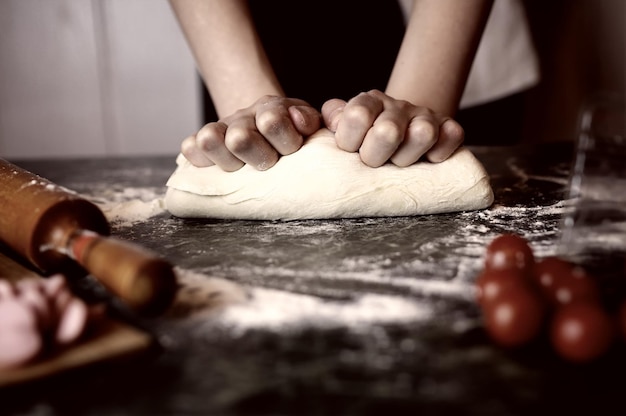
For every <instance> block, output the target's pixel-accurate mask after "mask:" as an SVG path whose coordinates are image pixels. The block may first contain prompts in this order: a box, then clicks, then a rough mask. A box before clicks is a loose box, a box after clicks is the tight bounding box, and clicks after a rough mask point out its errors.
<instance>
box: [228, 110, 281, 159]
mask: <svg viewBox="0 0 626 416" xmlns="http://www.w3.org/2000/svg"><path fill="white" fill-rule="evenodd" d="M224 142H225V144H226V147H227V148H228V150H229V151H230V152H232V153H233V154H234V155H235V156H236V157H237V158H238V159H239V160H241V161H243V162H245V163H247V164H249V165H252V166H253V167H254V168H255V169H257V170H266V169H269V168H270V167H272V166H274V165H275V164H276V162H277V161H278V153H277V152H276V150H275V149H274V147H272V145H270V143H268V142H267V140H265V138H264V137H263V136H262V135H261V133H259V132H258V131H257V130H256V128H255V126H254V120H252V119H246V120H245V121H244V120H241V121H235V122H234V123H233V124H231V125H230V126H229V127H228V129H227V130H226V136H225V138H224Z"/></svg>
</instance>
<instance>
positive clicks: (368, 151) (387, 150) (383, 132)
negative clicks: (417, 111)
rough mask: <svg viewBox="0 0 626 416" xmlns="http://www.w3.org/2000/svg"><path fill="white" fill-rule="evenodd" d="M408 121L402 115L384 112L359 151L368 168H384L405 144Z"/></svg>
mask: <svg viewBox="0 0 626 416" xmlns="http://www.w3.org/2000/svg"><path fill="white" fill-rule="evenodd" d="M407 124H408V121H407V120H406V118H405V117H403V116H402V114H401V113H397V112H394V111H387V110H385V111H383V112H382V113H381V114H380V116H379V117H378V118H377V119H376V121H375V122H374V125H373V126H372V127H371V128H370V129H369V131H368V132H367V134H366V135H365V139H364V140H363V144H362V145H361V148H360V149H359V154H360V156H361V160H362V161H363V163H365V164H366V165H368V166H372V167H378V166H382V165H383V164H384V163H385V162H387V160H389V158H390V157H391V155H393V154H394V152H395V151H396V149H397V148H398V146H400V144H401V143H402V142H403V140H404V136H405V134H406V130H407Z"/></svg>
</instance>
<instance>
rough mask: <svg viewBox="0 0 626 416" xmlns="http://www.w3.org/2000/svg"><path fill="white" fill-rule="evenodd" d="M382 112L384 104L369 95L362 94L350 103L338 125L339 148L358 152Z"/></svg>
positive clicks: (337, 138) (336, 134)
mask: <svg viewBox="0 0 626 416" xmlns="http://www.w3.org/2000/svg"><path fill="white" fill-rule="evenodd" d="M382 111H383V102H382V101H381V100H380V99H378V98H375V97H374V96H372V95H370V94H368V93H361V94H359V95H357V96H356V97H354V98H352V99H351V100H350V101H348V103H347V104H346V106H345V107H344V109H343V111H342V114H341V118H340V120H339V122H338V124H337V131H336V133H335V140H336V141H337V146H339V148H340V149H343V150H346V151H348V152H356V151H357V150H358V149H359V148H360V147H361V144H362V143H363V140H364V139H365V135H366V134H367V131H368V130H369V129H370V127H371V126H372V124H373V123H374V120H376V117H378V115H379V114H380V113H381V112H382Z"/></svg>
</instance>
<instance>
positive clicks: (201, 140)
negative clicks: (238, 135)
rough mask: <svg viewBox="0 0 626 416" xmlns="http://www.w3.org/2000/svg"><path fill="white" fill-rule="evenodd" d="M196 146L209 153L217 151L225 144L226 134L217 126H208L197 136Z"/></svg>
mask: <svg viewBox="0 0 626 416" xmlns="http://www.w3.org/2000/svg"><path fill="white" fill-rule="evenodd" d="M196 144H197V146H198V147H199V148H200V149H202V150H204V151H207V152H211V151H214V150H217V149H219V148H220V147H222V146H223V144H224V133H223V132H222V131H220V130H219V127H218V126H216V125H215V124H207V125H206V126H204V127H203V128H202V129H200V131H199V132H198V134H197V135H196Z"/></svg>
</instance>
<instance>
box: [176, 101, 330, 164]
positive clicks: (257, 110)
mask: <svg viewBox="0 0 626 416" xmlns="http://www.w3.org/2000/svg"><path fill="white" fill-rule="evenodd" d="M320 125H321V117H320V113H319V112H318V111H317V110H316V109H315V108H313V107H311V106H310V105H309V104H307V103H306V102H305V101H302V100H299V99H295V98H284V97H277V96H264V97H261V98H260V99H258V100H257V101H256V102H255V103H254V104H252V105H251V106H250V107H247V108H244V109H241V110H238V111H236V112H235V113H234V114H232V115H230V116H228V117H225V118H223V119H220V120H219V121H216V122H212V123H208V124H206V125H205V126H204V127H202V128H201V129H200V130H199V131H198V132H197V133H196V134H194V135H191V136H189V137H187V138H186V139H185V140H183V143H182V145H181V152H182V154H183V155H184V156H185V157H186V158H187V160H189V162H191V163H192V164H193V165H195V166H198V167H204V166H212V165H218V166H219V167H220V168H222V169H223V170H225V171H235V170H237V169H239V168H241V167H242V166H243V165H244V164H246V163H247V164H250V165H252V166H254V167H255V168H256V169H258V170H266V169H269V168H270V167H272V166H274V164H276V162H277V161H278V158H279V157H280V155H288V154H290V153H293V152H295V151H296V150H298V149H299V148H300V147H301V146H302V143H303V140H304V139H303V136H309V135H311V134H313V133H314V132H315V131H317V130H318V129H319V128H320Z"/></svg>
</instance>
